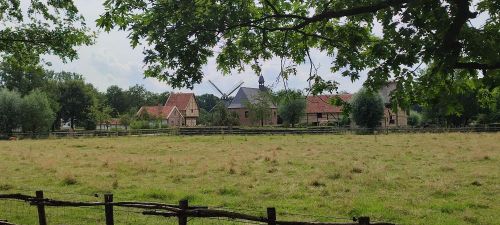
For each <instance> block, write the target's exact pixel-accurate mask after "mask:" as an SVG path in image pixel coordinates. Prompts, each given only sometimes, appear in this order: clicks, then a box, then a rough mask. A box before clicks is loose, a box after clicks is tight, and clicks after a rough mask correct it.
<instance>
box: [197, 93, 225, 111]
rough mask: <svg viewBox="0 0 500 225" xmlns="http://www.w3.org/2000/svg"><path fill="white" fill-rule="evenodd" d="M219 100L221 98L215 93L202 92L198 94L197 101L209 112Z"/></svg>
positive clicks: (199, 105) (201, 107)
mask: <svg viewBox="0 0 500 225" xmlns="http://www.w3.org/2000/svg"><path fill="white" fill-rule="evenodd" d="M219 101H220V99H219V98H218V97H217V96H215V95H213V94H202V95H199V96H196V102H197V103H198V107H200V110H201V109H204V110H205V111H207V112H210V111H211V110H212V109H213V108H214V107H215V105H217V102H219Z"/></svg>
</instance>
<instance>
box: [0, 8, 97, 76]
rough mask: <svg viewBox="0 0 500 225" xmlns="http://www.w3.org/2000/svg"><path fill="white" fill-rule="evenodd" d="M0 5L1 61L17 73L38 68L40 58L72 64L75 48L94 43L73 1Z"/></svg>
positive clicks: (92, 35)
mask: <svg viewBox="0 0 500 225" xmlns="http://www.w3.org/2000/svg"><path fill="white" fill-rule="evenodd" d="M0 5H1V7H0V23H1V24H2V27H0V61H1V62H2V63H5V64H8V65H10V66H13V68H18V69H19V71H18V72H21V71H25V72H29V71H30V70H31V69H33V68H34V67H37V66H38V67H39V66H40V65H39V63H40V62H42V61H41V57H42V56H43V55H56V56H59V57H60V58H61V59H62V60H63V61H67V60H73V59H75V58H77V55H78V54H77V49H76V47H77V46H81V45H90V44H92V43H93V38H94V36H95V35H94V34H93V33H92V32H90V31H89V29H88V28H87V26H86V24H85V20H84V18H83V17H82V15H80V14H79V12H78V9H77V8H76V7H75V5H74V4H73V1H72V0H59V1H31V2H30V3H28V4H20V2H19V1H18V0H15V1H12V0H0ZM23 68H27V70H25V69H23ZM16 73H17V72H16ZM28 74H29V73H28Z"/></svg>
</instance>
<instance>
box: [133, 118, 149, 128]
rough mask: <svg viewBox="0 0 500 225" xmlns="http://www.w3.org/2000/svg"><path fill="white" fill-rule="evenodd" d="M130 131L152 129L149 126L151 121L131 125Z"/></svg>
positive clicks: (134, 122) (139, 121)
mask: <svg viewBox="0 0 500 225" xmlns="http://www.w3.org/2000/svg"><path fill="white" fill-rule="evenodd" d="M130 129H133V130H139V129H151V126H150V124H149V121H147V120H136V121H133V122H132V123H131V124H130Z"/></svg>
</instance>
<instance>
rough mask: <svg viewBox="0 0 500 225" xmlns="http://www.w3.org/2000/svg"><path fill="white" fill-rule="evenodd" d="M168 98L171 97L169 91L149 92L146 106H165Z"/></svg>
mask: <svg viewBox="0 0 500 225" xmlns="http://www.w3.org/2000/svg"><path fill="white" fill-rule="evenodd" d="M168 96H170V92H168V91H165V92H162V93H153V92H148V95H147V96H146V105H158V104H162V105H163V104H165V102H167V99H168Z"/></svg>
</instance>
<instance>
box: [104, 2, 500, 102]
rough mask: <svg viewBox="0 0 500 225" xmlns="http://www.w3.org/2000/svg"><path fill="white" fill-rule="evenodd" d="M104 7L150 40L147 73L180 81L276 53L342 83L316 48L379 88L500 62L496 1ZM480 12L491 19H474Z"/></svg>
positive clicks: (324, 84)
mask: <svg viewBox="0 0 500 225" xmlns="http://www.w3.org/2000/svg"><path fill="white" fill-rule="evenodd" d="M104 6H105V12H104V13H103V14H102V15H101V17H100V18H99V19H98V21H97V23H98V26H100V27H102V28H104V29H106V30H108V31H109V30H110V29H113V28H118V29H121V30H127V31H128V32H129V37H130V39H131V44H132V46H138V45H143V46H146V47H145V50H144V54H145V58H144V62H145V64H146V66H147V68H146V71H145V75H146V76H147V77H155V78H158V79H159V80H162V81H166V82H168V83H169V84H171V85H172V86H174V87H190V88H192V87H193V85H194V84H196V83H200V82H201V81H202V78H203V76H204V74H203V71H202V66H203V65H204V64H206V63H207V59H208V58H209V57H216V59H217V66H218V69H219V70H221V71H222V72H223V73H225V74H228V73H230V72H231V71H233V70H237V71H241V70H244V69H245V65H251V68H252V69H253V70H254V71H255V72H256V73H258V74H259V73H260V71H261V67H260V66H261V63H262V62H263V61H266V60H270V59H272V58H273V57H278V58H282V59H286V60H282V61H288V62H290V63H291V64H303V63H311V72H310V78H309V79H310V80H311V81H314V85H313V86H312V88H311V90H312V92H313V93H320V92H322V91H325V90H327V91H334V90H336V89H337V83H336V82H335V81H334V80H324V79H325V78H324V77H321V74H317V73H316V72H315V71H317V70H316V69H317V66H316V64H315V63H314V62H313V61H312V60H311V57H310V54H311V51H312V50H314V49H316V50H319V51H322V52H324V53H326V54H327V55H328V56H330V57H331V65H330V69H331V71H332V72H338V73H340V74H342V75H343V76H346V77H350V78H351V79H352V80H356V79H359V77H360V73H361V72H363V71H367V73H368V79H367V81H366V84H367V85H368V86H369V87H374V89H375V88H376V87H377V86H380V85H383V84H384V83H385V82H386V81H387V80H388V79H392V78H394V79H395V80H396V81H397V82H398V91H403V92H404V90H405V89H409V88H411V85H412V83H413V81H414V78H415V77H416V76H417V70H418V69H419V68H420V67H421V66H425V67H429V68H432V69H431V70H430V74H431V76H434V75H435V74H438V73H440V74H442V75H441V76H436V78H437V79H441V80H444V79H446V78H447V77H450V76H452V74H453V72H454V71H455V70H463V69H465V70H473V71H475V70H482V72H483V73H484V74H485V76H487V74H488V73H489V71H491V70H496V69H499V68H500V45H498V43H499V42H500V23H499V18H500V6H499V5H498V4H497V1H496V0H478V1H474V2H471V1H468V0H454V1H451V0H440V1H429V0H365V1H350V0H336V1H330V0H314V1H312V0H305V1H285V0H257V1H247V0H231V1H170V0H167V1H146V0H107V1H106V2H105V3H104ZM479 15H481V18H486V19H485V21H484V23H481V24H479V25H473V24H472V23H471V20H472V19H474V18H477V17H478V16H479ZM282 68H287V67H286V66H283V65H282ZM283 71H285V72H283ZM286 71H289V72H291V73H296V71H295V70H286V69H282V74H283V75H285V76H288V74H290V73H286ZM294 71H295V72H294ZM474 74H475V75H476V76H477V73H474Z"/></svg>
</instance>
